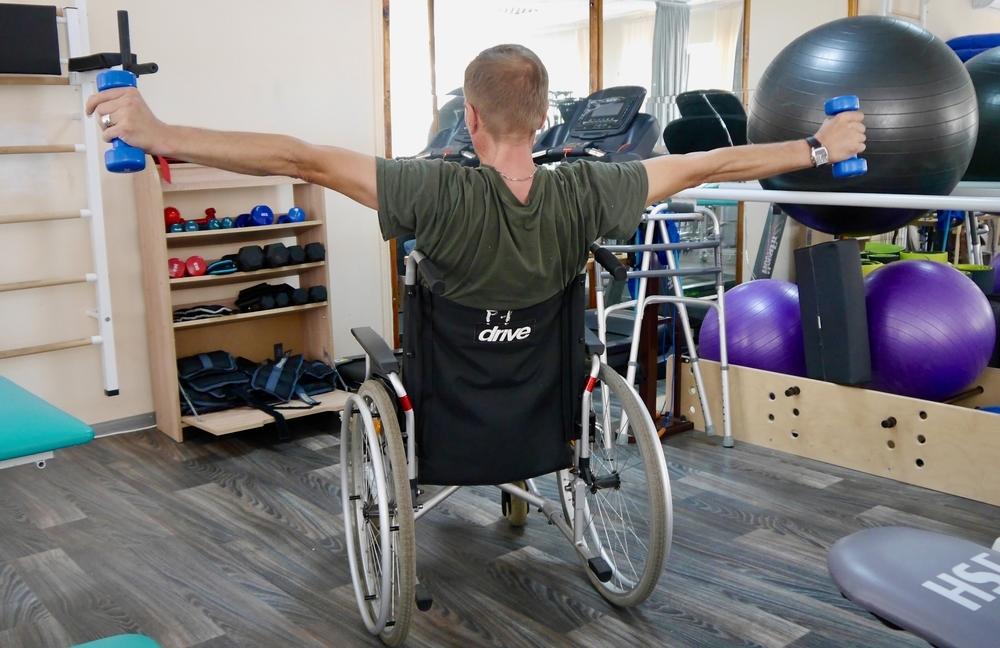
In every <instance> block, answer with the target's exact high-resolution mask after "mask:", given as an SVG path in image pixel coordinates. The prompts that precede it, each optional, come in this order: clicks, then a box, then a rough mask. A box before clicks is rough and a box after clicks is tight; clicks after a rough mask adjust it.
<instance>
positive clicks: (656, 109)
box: [647, 0, 691, 128]
mask: <svg viewBox="0 0 1000 648" xmlns="http://www.w3.org/2000/svg"><path fill="white" fill-rule="evenodd" d="M690 24H691V9H690V8H689V7H687V6H686V5H679V4H676V3H675V2H670V1H669V0H656V15H655V16H654V18H653V79H652V82H651V83H650V84H649V103H648V104H647V110H649V112H650V113H652V114H653V116H654V117H656V119H657V120H658V121H659V122H660V127H661V128H663V127H664V126H666V125H667V124H668V123H669V122H671V121H672V120H673V119H674V118H675V116H676V114H675V113H676V106H675V104H674V98H675V97H676V96H677V95H679V94H680V93H682V92H684V91H685V90H687V77H688V52H687V50H688V32H689V28H690Z"/></svg>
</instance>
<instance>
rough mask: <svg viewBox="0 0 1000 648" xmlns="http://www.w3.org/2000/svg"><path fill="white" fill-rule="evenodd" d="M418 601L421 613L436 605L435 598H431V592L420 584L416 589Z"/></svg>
mask: <svg viewBox="0 0 1000 648" xmlns="http://www.w3.org/2000/svg"><path fill="white" fill-rule="evenodd" d="M416 601H417V609H418V610H420V611H421V612H426V611H427V610H429V609H431V606H432V605H434V597H433V596H431V593H430V590H428V589H427V588H426V587H424V586H423V585H420V584H418V585H417V587H416Z"/></svg>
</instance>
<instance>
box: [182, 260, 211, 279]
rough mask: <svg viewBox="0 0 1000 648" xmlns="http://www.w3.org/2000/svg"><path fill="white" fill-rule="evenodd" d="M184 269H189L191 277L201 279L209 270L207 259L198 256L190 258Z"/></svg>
mask: <svg viewBox="0 0 1000 648" xmlns="http://www.w3.org/2000/svg"><path fill="white" fill-rule="evenodd" d="M184 267H185V268H187V273H188V276H189V277H200V276H201V275H203V274H205V270H207V269H208V265H207V264H206V263H205V259H203V258H201V257H200V256H197V255H196V256H192V257H188V260H187V261H185V262H184Z"/></svg>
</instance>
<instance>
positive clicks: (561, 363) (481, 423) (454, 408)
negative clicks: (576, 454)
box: [403, 276, 586, 484]
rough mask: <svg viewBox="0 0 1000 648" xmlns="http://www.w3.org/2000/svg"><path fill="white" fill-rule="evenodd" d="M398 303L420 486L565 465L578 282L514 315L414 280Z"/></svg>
mask: <svg viewBox="0 0 1000 648" xmlns="http://www.w3.org/2000/svg"><path fill="white" fill-rule="evenodd" d="M405 299H406V301H405V307H404V311H405V312H404V331H403V351H404V355H403V380H404V383H405V384H406V388H407V391H408V392H409V394H410V397H411V399H412V401H413V407H414V414H415V416H416V431H417V451H418V459H419V462H418V465H419V476H418V479H419V481H420V483H427V484H497V483H504V482H508V481H514V480H518V479H525V478H528V477H534V476H537V475H541V474H545V473H549V472H552V471H554V470H557V469H559V468H565V467H566V466H568V465H569V457H570V453H569V441H570V440H571V439H573V438H575V437H576V436H577V435H578V430H577V426H578V420H579V410H580V396H581V394H582V391H583V383H584V377H585V369H584V367H585V365H584V362H585V360H586V358H585V346H584V332H583V329H584V327H583V322H584V301H583V299H584V288H583V277H582V276H581V277H578V278H576V279H574V280H573V282H571V284H570V285H569V286H567V287H566V289H565V290H564V291H563V292H561V293H560V294H558V295H555V296H553V297H552V298H550V299H548V300H546V301H544V302H542V303H541V304H537V305H535V306H531V307H528V308H522V309H518V310H509V309H478V308H470V307H467V306H462V305H460V304H457V303H455V302H452V301H449V300H447V299H444V298H443V297H440V296H439V295H434V294H432V293H431V292H430V291H429V290H427V289H426V288H424V287H423V286H421V285H419V284H416V285H410V286H407V295H406V298H405Z"/></svg>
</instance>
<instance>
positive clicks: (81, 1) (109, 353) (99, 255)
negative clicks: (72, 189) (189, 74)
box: [0, 0, 118, 396]
mask: <svg viewBox="0 0 1000 648" xmlns="http://www.w3.org/2000/svg"><path fill="white" fill-rule="evenodd" d="M56 21H57V23H59V24H65V26H66V43H67V49H68V52H69V58H74V57H78V56H83V55H86V54H89V53H90V36H89V33H90V32H89V27H88V24H87V4H86V0H77V2H76V6H75V7H66V8H65V9H57V11H56ZM66 63H67V60H65V59H64V60H63V65H66ZM95 77H96V72H69V73H68V74H64V75H61V76H55V75H53V76H49V75H34V74H4V75H0V85H66V86H77V87H79V89H80V113H79V114H80V117H81V119H82V121H83V123H82V131H83V140H84V141H83V143H82V144H79V143H78V144H66V145H61V144H40V145H28V146H0V155H50V154H61V153H83V154H84V163H85V168H86V191H87V206H86V207H85V208H82V209H79V210H75V211H65V212H49V213H36V214H11V215H4V216H0V225H5V224H11V223H40V222H43V221H55V220H71V219H76V218H83V219H84V220H85V221H87V224H88V226H89V229H90V250H91V258H92V263H93V272H88V273H86V274H84V275H83V276H75V277H58V278H49V279H39V280H35V281H21V282H15V283H5V284H0V292H10V291H15V290H29V289H37V288H48V287H51V286H65V285H71V284H81V283H90V284H93V286H94V292H95V295H96V305H95V308H94V309H93V310H91V311H89V312H88V315H90V316H91V317H93V318H94V320H95V321H96V322H97V334H96V335H88V336H85V337H81V338H78V339H73V340H63V341H60V342H51V343H47V344H39V345H34V346H28V347H20V348H15V349H3V350H0V360H2V359H5V358H16V357H20V356H27V355H35V354H39V353H49V352H52V351H60V350H64V349H73V348H78V347H85V346H91V345H94V346H97V347H98V349H99V350H100V354H101V368H102V373H103V384H104V393H105V394H106V395H108V396H116V395H117V394H118V365H117V359H116V357H115V330H114V321H113V319H112V310H111V284H110V281H109V278H108V256H107V241H106V238H105V232H104V199H103V195H102V191H101V166H102V151H103V149H104V147H103V146H102V145H101V144H100V139H99V138H98V136H97V130H96V126H95V125H94V124H93V122H92V121H91V120H88V119H86V118H85V117H83V115H84V104H85V102H86V101H87V98H88V97H89V96H90V95H92V94H94V92H96V89H95Z"/></svg>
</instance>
